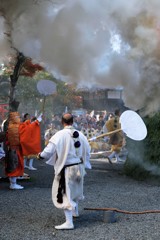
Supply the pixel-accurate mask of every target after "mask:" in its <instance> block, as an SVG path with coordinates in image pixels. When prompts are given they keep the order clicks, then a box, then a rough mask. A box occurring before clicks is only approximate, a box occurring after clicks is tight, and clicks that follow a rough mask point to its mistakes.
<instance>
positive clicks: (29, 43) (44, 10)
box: [0, 0, 160, 113]
mask: <svg viewBox="0 0 160 240" xmlns="http://www.w3.org/2000/svg"><path fill="white" fill-rule="evenodd" d="M159 10H160V1H159V0H152V1H151V0H141V1H139V0H130V1H126V0H112V1H110V0H100V1H99V0H76V1H75V0H57V1H54V0H52V1H51V0H48V1H42V0H27V1H25V0H14V1H13V0H0V14H1V18H0V30H1V31H0V58H1V59H2V57H4V56H5V54H6V55H8V53H10V51H11V50H12V49H13V48H16V49H17V50H18V51H20V52H23V53H24V55H26V56H29V57H31V58H32V59H33V60H34V61H36V62H43V63H44V66H45V67H46V69H47V70H48V71H50V72H51V73H53V74H54V75H55V76H57V77H60V78H62V79H63V80H65V81H69V82H76V83H77V84H78V86H83V87H84V86H87V87H92V86H95V85H97V86H101V87H104V88H108V87H117V86H122V87H124V101H125V103H126V105H127V106H128V107H131V108H132V109H135V110H137V109H140V108H143V107H147V113H150V112H152V111H157V110H158V109H159V104H158V103H159V101H160V94H159V91H158V89H159V83H160V79H159V78H160V77H159V76H160V75H159V66H160V61H159V58H160V54H159V50H160V15H159ZM8 29H9V30H10V34H11V35H10V37H9V38H7V35H6V34H4V33H5V32H6V30H7V31H8ZM9 44H10V45H9ZM11 46H12V47H13V48H11ZM12 51H13V50H12Z"/></svg>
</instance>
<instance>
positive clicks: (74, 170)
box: [41, 126, 91, 210]
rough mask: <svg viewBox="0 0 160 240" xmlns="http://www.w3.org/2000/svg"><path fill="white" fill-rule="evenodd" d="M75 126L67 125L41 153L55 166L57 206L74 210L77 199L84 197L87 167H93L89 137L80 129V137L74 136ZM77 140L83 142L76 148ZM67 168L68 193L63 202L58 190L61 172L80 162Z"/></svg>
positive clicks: (53, 193) (54, 184)
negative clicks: (81, 162) (58, 197)
mask: <svg viewBox="0 0 160 240" xmlns="http://www.w3.org/2000/svg"><path fill="white" fill-rule="evenodd" d="M74 131H77V130H75V129H74V128H73V127H71V126H70V127H65V128H64V129H63V130H60V131H59V132H57V133H56V134H55V135H54V136H53V137H52V138H51V139H50V140H49V143H48V145H47V146H46V148H45V149H44V150H43V152H42V153H41V157H43V158H45V159H49V160H48V161H47V162H46V163H47V164H49V165H53V166H54V170H55V177H54V181H53V186H52V200H53V203H54V204H55V206H56V207H58V208H63V209H69V210H72V209H74V208H75V206H76V200H79V199H83V178H84V175H85V168H89V169H91V164H90V161H89V159H90V145H89V143H88V140H87V138H86V137H85V136H84V135H83V134H82V133H81V132H79V131H77V132H78V133H79V137H78V138H73V132H74ZM75 141H79V142H80V143H81V145H80V147H79V148H75V146H74V143H75ZM80 159H82V160H83V164H79V165H74V166H70V167H67V168H66V169H65V183H66V193H65V194H64V195H63V203H62V204H60V203H57V197H56V196H57V191H58V186H59V180H60V172H61V170H62V168H63V167H64V166H65V165H69V164H74V163H80V161H81V160H80Z"/></svg>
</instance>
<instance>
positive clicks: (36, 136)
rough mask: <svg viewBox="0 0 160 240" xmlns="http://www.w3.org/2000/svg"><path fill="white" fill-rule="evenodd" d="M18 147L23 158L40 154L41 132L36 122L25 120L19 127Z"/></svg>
mask: <svg viewBox="0 0 160 240" xmlns="http://www.w3.org/2000/svg"><path fill="white" fill-rule="evenodd" d="M19 137H20V145H21V147H22V152H23V156H29V155H37V154H38V153H39V152H41V140H40V139H41V131H40V125H39V122H38V120H36V121H34V122H32V123H31V122H30V120H27V121H25V122H23V123H21V124H20V125H19Z"/></svg>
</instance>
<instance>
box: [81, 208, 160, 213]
mask: <svg viewBox="0 0 160 240" xmlns="http://www.w3.org/2000/svg"><path fill="white" fill-rule="evenodd" d="M84 210H95V211H115V212H120V213H125V214H146V213H160V210H146V211H137V212H132V211H126V210H120V209H118V208H84Z"/></svg>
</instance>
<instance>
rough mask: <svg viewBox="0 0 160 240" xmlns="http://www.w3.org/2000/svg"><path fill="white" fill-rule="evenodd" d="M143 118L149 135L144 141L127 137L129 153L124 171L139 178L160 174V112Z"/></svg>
mask: <svg viewBox="0 0 160 240" xmlns="http://www.w3.org/2000/svg"><path fill="white" fill-rule="evenodd" d="M143 120H144V122H145V124H146V127H147V131H148V133H147V137H146V139H144V140H143V141H133V140H131V139H127V149H128V152H129V154H128V157H127V160H126V163H125V165H124V173H125V174H126V175H129V176H132V177H133V178H136V179H139V180H143V179H146V178H148V177H151V176H153V175H155V176H156V175H157V174H158V175H159V172H158V170H157V169H159V167H160V147H159V146H160V113H156V114H155V115H154V116H152V117H149V116H147V117H145V118H144V119H143ZM153 165H154V169H153V167H152V166H153ZM155 166H156V167H155ZM155 169H156V171H155Z"/></svg>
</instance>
